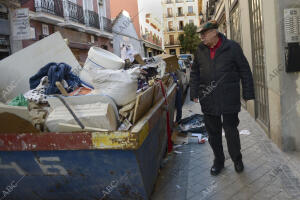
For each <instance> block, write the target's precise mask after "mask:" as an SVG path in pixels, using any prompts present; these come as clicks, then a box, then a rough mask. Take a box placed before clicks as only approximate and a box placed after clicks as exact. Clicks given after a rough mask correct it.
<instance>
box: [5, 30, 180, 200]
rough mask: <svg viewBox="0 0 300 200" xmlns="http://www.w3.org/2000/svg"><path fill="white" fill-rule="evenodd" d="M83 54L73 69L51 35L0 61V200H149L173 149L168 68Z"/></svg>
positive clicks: (97, 52)
mask: <svg viewBox="0 0 300 200" xmlns="http://www.w3.org/2000/svg"><path fill="white" fill-rule="evenodd" d="M53 44H58V45H53ZM39 49H40V51H39ZM45 49H49V50H48V51H45ZM56 52H59V53H58V54H56ZM90 52H91V53H90V54H89V57H88V58H87V61H86V64H85V65H84V66H80V65H79V64H78V62H77V60H76V59H75V57H74V56H73V55H72V53H71V51H70V49H69V48H68V47H67V44H66V43H65V41H64V40H63V38H62V37H61V35H60V34H59V33H55V34H53V35H51V36H49V37H47V38H45V39H43V40H41V41H39V42H37V43H35V44H34V45H32V46H29V47H27V48H25V49H23V50H21V51H19V52H18V53H16V54H13V55H11V56H10V57H8V58H6V59H4V60H2V61H1V62H0V70H6V74H1V75H0V77H1V81H0V101H1V103H0V191H2V196H0V199H1V200H2V199H4V198H7V199H12V200H20V199H25V200H35V199H36V200H41V199H43V200H55V199H59V200H68V199H70V200H77V199H78V200H89V199H97V200H99V199H117V200H120V199H130V200H132V199H145V200H146V199H149V198H150V196H151V192H152V190H153V188H154V184H155V181H156V177H157V175H158V171H159V167H160V164H161V161H162V158H163V156H164V155H165V154H166V153H167V151H169V152H170V151H171V150H172V143H171V132H172V127H173V119H174V108H175V101H176V91H177V88H178V87H177V86H178V85H177V81H175V80H177V79H176V77H175V78H174V76H176V75H175V74H172V73H173V72H175V71H176V70H177V68H174V69H173V68H170V66H169V65H168V64H166V63H165V61H163V59H162V58H160V57H157V58H151V59H148V60H144V59H142V58H141V56H140V55H135V56H134V62H130V61H128V60H122V59H121V58H118V57H117V56H115V55H113V54H112V53H110V52H107V51H105V50H103V49H100V48H99V47H93V48H91V49H90ZM32 53H33V54H37V55H38V56H36V57H37V58H34V59H31V60H29V59H27V57H28V56H29V55H31V54H32ZM104 58H105V59H106V60H105V59H104ZM21 65H22V68H20V66H21ZM16 80H17V81H16ZM0 195H1V194H0Z"/></svg>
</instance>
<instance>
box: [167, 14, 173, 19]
mask: <svg viewBox="0 0 300 200" xmlns="http://www.w3.org/2000/svg"><path fill="white" fill-rule="evenodd" d="M165 17H166V18H171V17H173V14H172V13H168V14H166V15H165Z"/></svg>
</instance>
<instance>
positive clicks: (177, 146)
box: [173, 144, 182, 149]
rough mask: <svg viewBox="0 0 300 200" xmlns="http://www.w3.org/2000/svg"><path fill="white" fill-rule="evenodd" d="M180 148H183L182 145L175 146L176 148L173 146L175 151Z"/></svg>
mask: <svg viewBox="0 0 300 200" xmlns="http://www.w3.org/2000/svg"><path fill="white" fill-rule="evenodd" d="M179 147H182V145H180V144H178V145H175V146H173V149H177V148H179Z"/></svg>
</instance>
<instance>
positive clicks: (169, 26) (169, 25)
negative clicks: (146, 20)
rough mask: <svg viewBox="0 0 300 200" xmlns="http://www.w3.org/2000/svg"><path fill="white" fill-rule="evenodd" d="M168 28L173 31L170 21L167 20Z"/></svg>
mask: <svg viewBox="0 0 300 200" xmlns="http://www.w3.org/2000/svg"><path fill="white" fill-rule="evenodd" d="M168 29H169V31H174V29H173V22H172V21H168Z"/></svg>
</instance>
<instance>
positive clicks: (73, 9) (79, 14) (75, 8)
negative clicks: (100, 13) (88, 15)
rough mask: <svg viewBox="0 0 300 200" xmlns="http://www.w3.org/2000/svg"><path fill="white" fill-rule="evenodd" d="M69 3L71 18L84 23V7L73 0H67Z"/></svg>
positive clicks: (69, 16)
mask: <svg viewBox="0 0 300 200" xmlns="http://www.w3.org/2000/svg"><path fill="white" fill-rule="evenodd" d="M67 5H68V18H69V20H71V21H74V22H78V23H81V24H84V14H83V8H82V7H81V6H79V5H77V4H75V3H73V2H71V1H67Z"/></svg>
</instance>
